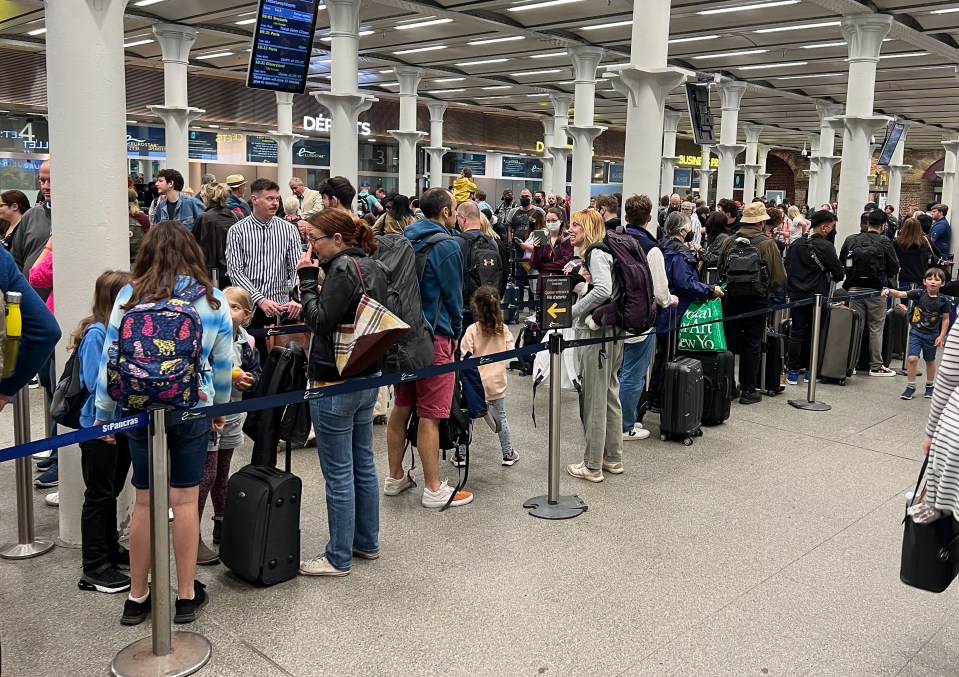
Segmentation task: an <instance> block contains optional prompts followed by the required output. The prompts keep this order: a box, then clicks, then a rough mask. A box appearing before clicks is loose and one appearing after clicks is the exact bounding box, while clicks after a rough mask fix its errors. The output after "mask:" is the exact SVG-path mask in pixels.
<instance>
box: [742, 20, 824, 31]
mask: <svg viewBox="0 0 959 677" xmlns="http://www.w3.org/2000/svg"><path fill="white" fill-rule="evenodd" d="M840 23H841V22H840V21H819V22H817V23H813V24H799V25H797V26H776V27H775V28H760V29H759V30H756V31H753V33H782V32H783V31H801V30H804V29H806V28H826V27H828V26H838V25H839V24H840Z"/></svg>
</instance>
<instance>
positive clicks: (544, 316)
mask: <svg viewBox="0 0 959 677" xmlns="http://www.w3.org/2000/svg"><path fill="white" fill-rule="evenodd" d="M542 285H543V286H542V290H541V293H540V312H539V316H540V318H541V320H542V327H543V329H569V328H570V327H572V326H573V317H572V308H573V283H572V278H571V277H570V276H569V275H550V276H549V277H544V278H542Z"/></svg>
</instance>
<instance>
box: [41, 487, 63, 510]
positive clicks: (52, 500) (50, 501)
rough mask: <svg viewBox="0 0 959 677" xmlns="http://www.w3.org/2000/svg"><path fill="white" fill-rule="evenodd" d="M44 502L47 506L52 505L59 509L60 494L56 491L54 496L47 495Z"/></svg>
mask: <svg viewBox="0 0 959 677" xmlns="http://www.w3.org/2000/svg"><path fill="white" fill-rule="evenodd" d="M43 500H44V501H45V502H46V504H47V505H52V506H53V507H57V506H58V505H60V492H59V491H54V492H53V493H52V494H47V495H46V496H44V497H43Z"/></svg>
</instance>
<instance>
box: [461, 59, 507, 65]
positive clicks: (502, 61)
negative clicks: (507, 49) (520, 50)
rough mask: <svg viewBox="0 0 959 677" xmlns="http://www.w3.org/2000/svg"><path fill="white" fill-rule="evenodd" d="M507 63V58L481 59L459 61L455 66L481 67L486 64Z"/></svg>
mask: <svg viewBox="0 0 959 677" xmlns="http://www.w3.org/2000/svg"><path fill="white" fill-rule="evenodd" d="M507 61H509V59H507V58H503V59H483V60H482V61H460V62H459V63H458V64H456V65H457V66H483V65H485V64H488V63H505V62H507Z"/></svg>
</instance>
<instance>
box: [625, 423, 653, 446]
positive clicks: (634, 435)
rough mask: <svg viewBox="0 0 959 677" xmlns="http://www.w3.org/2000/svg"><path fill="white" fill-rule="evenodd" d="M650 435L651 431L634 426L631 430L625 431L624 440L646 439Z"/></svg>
mask: <svg viewBox="0 0 959 677" xmlns="http://www.w3.org/2000/svg"><path fill="white" fill-rule="evenodd" d="M647 437H649V431H648V430H646V429H645V428H637V427H636V426H633V427H632V429H631V430H627V431H626V432H624V433H623V441H624V442H625V441H626V440H645V439H646V438H647Z"/></svg>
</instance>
